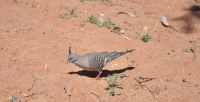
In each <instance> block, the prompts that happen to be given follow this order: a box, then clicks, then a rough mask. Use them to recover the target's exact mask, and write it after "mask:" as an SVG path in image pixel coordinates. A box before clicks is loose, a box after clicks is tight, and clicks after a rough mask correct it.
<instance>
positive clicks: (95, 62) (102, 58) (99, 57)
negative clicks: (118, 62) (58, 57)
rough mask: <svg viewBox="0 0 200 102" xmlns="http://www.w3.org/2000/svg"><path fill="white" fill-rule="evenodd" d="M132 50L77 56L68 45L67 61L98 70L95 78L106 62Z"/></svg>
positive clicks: (100, 72) (87, 68)
mask: <svg viewBox="0 0 200 102" xmlns="http://www.w3.org/2000/svg"><path fill="white" fill-rule="evenodd" d="M134 50H135V49H132V50H127V51H122V52H90V53H87V54H85V55H82V56H79V55H76V54H73V53H72V52H71V47H69V54H68V59H67V63H74V64H75V65H77V66H79V67H81V68H83V69H84V70H88V71H98V72H99V74H98V75H97V76H96V79H98V78H99V76H100V75H101V74H102V68H103V67H104V66H105V65H106V64H108V63H109V62H111V61H112V60H114V59H116V58H118V57H120V56H122V55H124V54H126V53H129V52H132V51H134Z"/></svg>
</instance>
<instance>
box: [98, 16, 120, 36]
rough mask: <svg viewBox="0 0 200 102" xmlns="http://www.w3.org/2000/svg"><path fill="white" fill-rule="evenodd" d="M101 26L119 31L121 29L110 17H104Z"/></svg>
mask: <svg viewBox="0 0 200 102" xmlns="http://www.w3.org/2000/svg"><path fill="white" fill-rule="evenodd" d="M99 26H100V27H106V28H108V29H111V31H112V32H115V33H118V32H119V31H120V28H119V25H118V24H116V23H114V22H112V21H111V19H110V18H106V19H104V20H103V21H102V22H101V23H100V24H99Z"/></svg>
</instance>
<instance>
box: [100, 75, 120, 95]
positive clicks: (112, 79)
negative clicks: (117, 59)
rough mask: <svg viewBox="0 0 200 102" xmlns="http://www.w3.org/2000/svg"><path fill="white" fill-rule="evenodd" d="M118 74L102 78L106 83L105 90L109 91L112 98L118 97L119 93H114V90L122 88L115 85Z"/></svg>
mask: <svg viewBox="0 0 200 102" xmlns="http://www.w3.org/2000/svg"><path fill="white" fill-rule="evenodd" d="M118 76H119V75H118V74H113V75H108V78H104V80H105V81H106V82H107V83H108V87H107V88H106V89H107V90H110V95H111V96H114V95H115V94H117V95H120V93H119V92H115V91H114V88H115V87H117V88H122V86H123V84H122V83H116V80H117V78H118Z"/></svg>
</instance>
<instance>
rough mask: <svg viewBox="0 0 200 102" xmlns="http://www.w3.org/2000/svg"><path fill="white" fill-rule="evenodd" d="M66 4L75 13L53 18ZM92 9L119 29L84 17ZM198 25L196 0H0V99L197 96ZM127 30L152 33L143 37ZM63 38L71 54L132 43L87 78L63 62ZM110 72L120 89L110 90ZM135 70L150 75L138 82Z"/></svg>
mask: <svg viewBox="0 0 200 102" xmlns="http://www.w3.org/2000/svg"><path fill="white" fill-rule="evenodd" d="M66 7H68V8H69V9H72V8H75V7H77V10H76V11H75V14H77V15H78V17H66V18H61V17H60V16H59V15H61V14H63V13H65V12H67V10H66V9H65V8H66ZM119 12H129V13H135V15H136V16H137V17H130V16H129V15H126V14H118V13H119ZM98 13H103V14H105V16H106V17H109V18H111V20H112V21H113V22H115V23H117V24H119V25H120V28H121V29H122V30H124V34H120V35H119V34H117V33H113V32H111V30H110V29H107V28H105V27H98V26H97V25H95V24H91V23H89V22H86V19H87V18H88V17H89V16H90V15H94V17H96V18H97V19H99V15H98ZM162 16H166V18H167V20H168V23H169V25H170V27H164V26H163V25H162V24H161V17H162ZM199 26H200V1H198V0H104V1H101V0H1V3H0V59H1V60H0V76H1V77H0V102H8V101H10V100H12V101H14V102H45V101H46V102H122V101H123V102H133V101H134V102H146V101H148V102H199V100H200V27H199ZM144 27H148V30H143V28H144ZM135 32H139V33H140V34H145V33H147V32H149V35H150V36H151V37H152V39H151V40H149V41H148V42H143V41H142V40H141V39H140V38H139V36H138V35H137V34H136V33H135ZM124 36H125V37H128V38H129V39H126V38H124ZM69 43H70V44H71V47H72V51H73V52H74V53H76V54H79V55H82V54H85V53H88V52H102V51H107V52H110V51H124V50H126V49H133V48H135V49H137V50H136V51H134V52H132V53H129V54H126V55H124V56H121V57H120V58H117V59H116V60H114V61H112V62H111V63H109V64H108V65H107V66H105V67H104V71H103V74H102V76H101V79H100V80H95V76H96V75H97V74H98V73H97V72H89V71H84V70H82V69H81V68H79V67H77V66H75V65H74V64H66V63H65V62H66V58H67V55H68V49H69ZM114 73H117V74H121V75H122V74H123V75H125V76H126V77H121V78H118V79H117V82H122V83H123V85H124V86H123V88H122V89H120V88H115V91H116V92H120V93H121V95H115V96H110V95H109V90H105V88H106V87H107V86H108V84H107V82H106V81H105V80H103V79H104V78H107V76H108V75H109V74H114ZM138 77H142V78H155V79H154V80H151V81H146V82H143V83H142V85H146V87H145V86H143V88H142V87H141V86H138V85H139V83H138V82H137V81H136V80H135V79H134V78H137V79H138ZM140 81H142V79H141V80H140ZM64 87H70V89H71V91H69V92H71V96H69V95H68V94H67V93H66V92H65V89H64ZM147 88H148V89H149V90H148V89H147ZM153 95H154V96H155V97H154V96H153Z"/></svg>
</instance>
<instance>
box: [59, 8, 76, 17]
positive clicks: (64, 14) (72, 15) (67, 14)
mask: <svg viewBox="0 0 200 102" xmlns="http://www.w3.org/2000/svg"><path fill="white" fill-rule="evenodd" d="M66 10H67V11H68V13H63V14H60V15H59V17H60V18H66V17H78V15H77V14H75V12H76V10H77V7H75V8H72V9H71V10H70V9H69V8H68V7H66Z"/></svg>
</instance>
